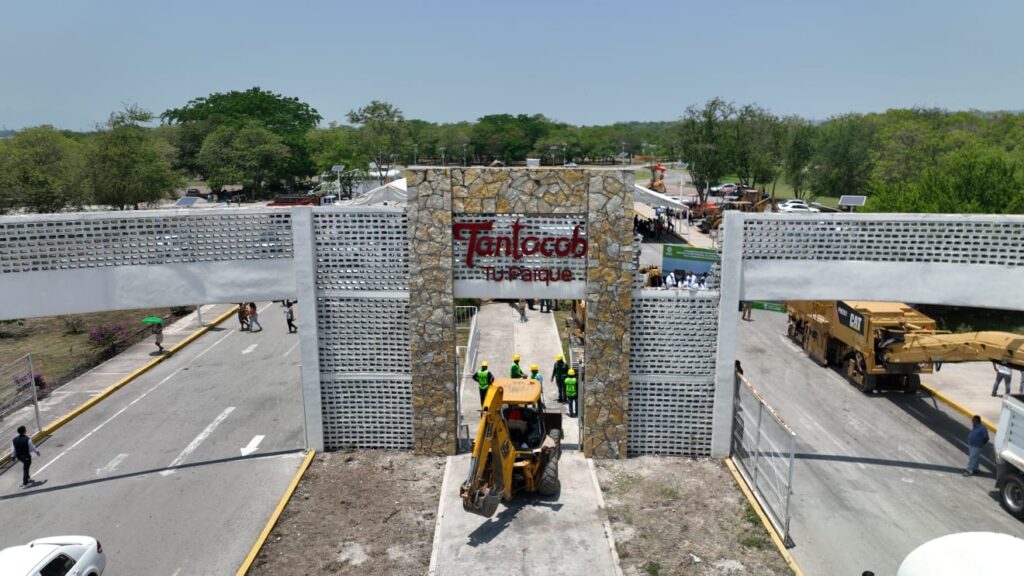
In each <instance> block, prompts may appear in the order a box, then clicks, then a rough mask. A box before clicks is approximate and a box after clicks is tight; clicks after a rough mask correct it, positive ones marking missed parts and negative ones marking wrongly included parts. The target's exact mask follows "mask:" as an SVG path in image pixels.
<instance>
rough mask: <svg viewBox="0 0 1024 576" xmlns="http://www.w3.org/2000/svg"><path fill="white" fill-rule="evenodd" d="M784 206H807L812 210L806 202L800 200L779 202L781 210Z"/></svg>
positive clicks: (792, 199) (791, 199)
mask: <svg viewBox="0 0 1024 576" xmlns="http://www.w3.org/2000/svg"><path fill="white" fill-rule="evenodd" d="M783 206H807V207H808V208H810V205H808V204H807V201H806V200H800V199H799V198H790V199H789V200H783V201H782V202H779V208H780V209H781V208H782V207H783Z"/></svg>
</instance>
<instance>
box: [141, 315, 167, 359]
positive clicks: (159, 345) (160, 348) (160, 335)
mask: <svg viewBox="0 0 1024 576" xmlns="http://www.w3.org/2000/svg"><path fill="white" fill-rule="evenodd" d="M142 323H143V324H152V325H153V334H154V335H155V337H156V342H155V344H156V349H157V353H158V354H163V353H164V320H163V318H157V317H156V316H149V317H147V318H143V319H142Z"/></svg>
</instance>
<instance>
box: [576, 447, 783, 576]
mask: <svg viewBox="0 0 1024 576" xmlns="http://www.w3.org/2000/svg"><path fill="white" fill-rule="evenodd" d="M594 463H595V464H596V465H597V477H598V481H599V482H600V484H601V491H602V492H603V493H604V498H605V503H606V505H607V510H608V517H609V520H610V521H611V526H612V534H613V535H614V537H615V547H616V549H617V550H618V553H619V559H620V560H621V562H622V571H623V573H624V574H625V575H626V576H637V575H642V576H669V575H672V576H674V575H684V574H685V575H691V574H692V575H715V576H718V575H742V574H750V575H756V576H769V575H780V576H781V575H783V574H786V575H788V574H791V573H792V572H790V570H789V568H788V567H787V566H786V563H785V561H784V560H783V559H782V556H780V555H779V552H778V550H777V549H776V548H775V545H774V544H773V543H772V541H771V539H770V537H769V536H768V533H767V532H766V531H765V529H764V527H763V526H762V525H761V521H760V519H759V518H758V517H757V514H756V513H755V512H754V510H753V509H752V508H751V507H750V506H749V504H747V500H746V499H745V498H744V497H743V494H742V493H741V492H740V490H739V488H737V487H736V482H735V481H734V480H733V478H732V475H731V474H729V471H728V470H727V469H726V468H725V464H724V463H723V462H721V461H719V460H686V459H682V458H657V457H652V456H644V457H640V458H630V459H628V460H595V462H594Z"/></svg>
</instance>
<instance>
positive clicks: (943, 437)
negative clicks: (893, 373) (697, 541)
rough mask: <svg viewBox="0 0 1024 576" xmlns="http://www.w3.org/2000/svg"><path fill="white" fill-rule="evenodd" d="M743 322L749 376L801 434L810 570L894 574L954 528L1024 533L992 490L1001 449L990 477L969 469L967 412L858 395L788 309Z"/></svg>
mask: <svg viewBox="0 0 1024 576" xmlns="http://www.w3.org/2000/svg"><path fill="white" fill-rule="evenodd" d="M740 324H741V325H740V330H739V342H738V346H737V347H738V351H737V355H738V357H739V358H740V359H741V360H742V362H743V367H744V370H745V375H746V376H747V377H748V379H750V380H751V381H752V382H753V383H754V384H755V386H757V387H758V388H759V389H760V390H761V391H762V393H763V394H764V395H765V397H766V398H767V399H768V401H769V402H770V403H771V404H773V405H774V406H775V407H776V408H777V409H778V410H779V411H780V412H781V414H782V415H783V417H784V418H786V420H787V421H788V422H789V424H790V425H791V426H792V427H793V428H794V429H795V430H796V432H797V435H798V440H797V460H796V466H795V472H794V476H795V480H794V486H795V489H794V492H793V503H792V511H793V521H792V528H791V531H792V537H793V540H794V541H795V542H796V547H795V548H793V550H792V552H793V555H794V556H795V557H796V559H797V561H798V562H799V564H800V565H801V567H802V568H803V569H804V571H805V572H806V573H807V574H809V575H817V574H860V573H861V571H863V570H874V572H875V573H876V574H894V573H895V572H896V569H897V568H898V567H899V564H900V562H901V561H902V559H903V557H905V556H906V555H907V554H908V553H909V552H910V551H911V550H913V549H914V548H915V547H917V546H918V545H920V544H922V543H924V542H925V541H927V540H930V539H932V538H936V537H938V536H942V535H945V534H949V533H953V532H962V531H972V530H987V531H995V532H1004V533H1007V534H1012V535H1016V536H1019V537H1024V523H1022V522H1019V521H1017V520H1015V519H1014V518H1012V517H1011V516H1010V515H1008V514H1006V513H1005V512H1004V511H1003V510H1002V509H1001V508H1000V507H999V504H998V502H997V501H996V500H995V499H994V497H993V495H992V490H993V484H994V476H993V475H992V459H991V453H989V454H988V455H987V458H986V459H985V460H983V465H982V470H983V472H984V474H982V475H979V476H976V477H973V478H964V477H962V476H961V471H962V470H963V467H964V465H965V464H966V460H967V457H966V448H965V446H964V442H963V441H964V438H965V437H966V433H967V424H966V422H965V419H964V418H963V417H962V416H960V415H959V414H957V413H955V412H952V411H951V410H947V409H945V407H944V406H943V405H942V404H941V403H938V402H935V401H934V400H933V399H930V398H927V397H923V396H919V397H910V396H905V395H902V394H878V395H865V394H863V393H861V392H859V391H857V390H856V389H854V388H853V387H852V386H850V385H849V384H847V383H846V382H845V381H844V380H843V379H842V378H841V377H840V376H839V375H838V374H837V373H836V372H834V371H832V370H829V369H825V368H822V367H820V366H818V365H817V364H815V363H814V362H812V361H811V360H809V359H808V358H806V356H805V355H804V354H803V353H802V351H800V350H799V349H798V348H797V347H796V346H795V345H794V344H792V343H791V342H789V340H788V339H787V338H786V337H785V316H784V315H783V314H777V313H772V312H761V311H756V310H755V311H754V321H753V322H741V323H740ZM943 371H945V368H944V369H943Z"/></svg>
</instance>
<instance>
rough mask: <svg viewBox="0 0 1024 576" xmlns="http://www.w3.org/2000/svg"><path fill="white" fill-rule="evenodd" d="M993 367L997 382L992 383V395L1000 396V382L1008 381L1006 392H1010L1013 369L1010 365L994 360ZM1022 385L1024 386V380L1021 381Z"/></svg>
mask: <svg viewBox="0 0 1024 576" xmlns="http://www.w3.org/2000/svg"><path fill="white" fill-rule="evenodd" d="M992 369H993V370H995V371H996V383H995V384H993V385H992V395H993V396H998V395H999V394H998V392H999V383H1000V382H1006V393H1007V394H1009V393H1010V384H1012V379H1013V371H1012V370H1010V367H1009V366H1007V365H1006V364H1003V363H1002V362H993V363H992ZM1021 386H1024V381H1021Z"/></svg>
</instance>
